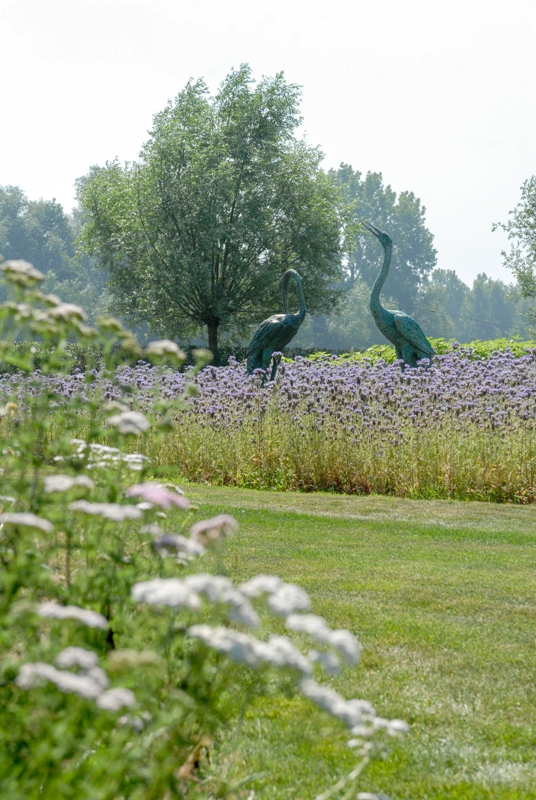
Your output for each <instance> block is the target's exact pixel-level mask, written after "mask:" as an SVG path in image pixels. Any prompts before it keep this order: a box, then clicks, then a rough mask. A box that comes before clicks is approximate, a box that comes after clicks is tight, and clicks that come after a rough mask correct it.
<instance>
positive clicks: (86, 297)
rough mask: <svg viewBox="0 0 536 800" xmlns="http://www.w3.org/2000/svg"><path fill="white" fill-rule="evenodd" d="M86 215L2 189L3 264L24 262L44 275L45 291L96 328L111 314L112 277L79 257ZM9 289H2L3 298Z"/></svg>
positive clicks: (14, 189) (15, 188)
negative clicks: (82, 312) (78, 241)
mask: <svg viewBox="0 0 536 800" xmlns="http://www.w3.org/2000/svg"><path fill="white" fill-rule="evenodd" d="M82 225H83V215H82V214H81V212H80V210H78V209H75V210H74V211H73V213H72V214H71V215H68V214H66V213H65V212H64V210H63V208H62V206H61V205H60V204H59V203H57V202H56V201H55V200H37V201H33V200H28V199H27V198H26V196H25V194H24V192H23V191H22V189H20V188H19V187H18V186H4V187H1V186H0V253H1V254H2V256H3V257H4V259H11V258H23V259H25V260H26V261H29V262H31V263H32V264H34V265H35V266H36V267H37V269H39V270H40V271H41V272H43V273H44V275H45V277H46V281H45V282H44V285H43V290H44V291H46V292H50V293H54V294H57V295H59V296H61V297H62V299H63V300H64V301H65V302H69V303H76V304H78V305H81V306H82V307H83V308H84V309H86V310H87V314H88V319H89V321H90V322H92V323H93V322H94V321H95V319H96V318H97V317H98V316H99V314H103V313H105V312H106V311H107V308H108V304H109V300H110V297H109V294H108V292H107V290H106V281H107V275H106V272H105V271H104V270H101V269H99V268H98V265H97V264H96V261H95V259H92V258H88V257H87V256H84V255H82V254H77V253H76V252H75V244H76V238H77V236H78V235H79V233H80V230H81V228H82ZM5 297H6V288H5V286H0V298H1V299H5Z"/></svg>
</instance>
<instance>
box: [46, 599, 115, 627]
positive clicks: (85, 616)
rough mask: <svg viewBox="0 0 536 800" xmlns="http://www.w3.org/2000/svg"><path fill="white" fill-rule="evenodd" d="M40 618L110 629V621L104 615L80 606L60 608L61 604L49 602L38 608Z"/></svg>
mask: <svg viewBox="0 0 536 800" xmlns="http://www.w3.org/2000/svg"><path fill="white" fill-rule="evenodd" d="M37 613H38V614H39V616H40V617H51V618H53V619H76V620H78V621H79V622H82V623H83V624H84V625H87V627H88V628H102V629H103V630H105V629H106V628H107V627H108V620H107V619H106V617H103V615H102V614H98V613H97V612H96V611H91V609H89V608H79V607H78V606H60V605H59V603H55V602H53V601H47V602H45V603H41V604H40V605H39V606H38V607H37Z"/></svg>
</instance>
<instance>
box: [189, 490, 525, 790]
mask: <svg viewBox="0 0 536 800" xmlns="http://www.w3.org/2000/svg"><path fill="white" fill-rule="evenodd" d="M185 488H186V492H187V495H188V496H189V497H190V498H191V499H192V500H195V501H197V503H198V504H199V516H201V517H207V516H209V515H212V514H215V513H219V512H223V511H225V512H229V513H232V514H234V516H235V517H236V518H237V519H238V520H239V522H240V524H241V529H240V531H239V533H238V534H237V535H235V537H234V538H233V539H232V540H231V542H230V544H229V551H228V559H227V563H228V566H229V571H230V576H231V577H232V578H233V579H235V580H244V579H246V578H248V577H250V576H251V575H253V574H255V573H259V572H265V573H273V574H277V575H280V576H281V577H283V578H285V579H286V580H289V581H295V582H297V583H299V584H300V585H302V586H303V587H304V588H305V589H306V590H307V591H308V592H309V593H310V595H311V597H312V600H313V610H314V611H315V612H316V613H319V614H322V615H324V616H325V617H326V618H327V620H328V622H329V623H330V624H331V625H332V627H345V628H350V629H351V630H352V631H354V632H355V633H356V634H357V635H358V636H359V638H360V640H361V642H362V645H363V658H362V663H361V666H360V667H359V668H358V669H357V670H347V671H345V672H344V674H343V675H341V676H339V677H337V678H335V679H331V680H332V685H333V686H334V687H335V688H336V689H338V690H339V691H341V692H342V693H343V694H344V695H345V696H346V697H348V698H349V697H363V698H366V699H368V700H371V701H372V702H373V703H374V705H375V706H376V708H377V711H378V712H379V713H380V714H381V715H383V716H386V717H399V718H401V719H405V720H406V721H407V722H409V723H410V725H411V733H410V734H408V735H407V736H406V737H405V738H404V739H403V740H402V741H401V742H399V743H398V742H394V744H393V748H392V751H391V754H390V757H389V758H388V759H387V760H385V761H377V762H374V763H373V764H372V765H371V766H370V767H369V768H368V770H367V771H366V772H365V774H364V776H363V780H362V784H361V785H360V787H359V788H360V790H362V791H364V790H367V791H377V792H384V793H386V794H387V795H389V796H390V797H392V798H393V800H425V798H426V799H428V798H430V800H431V799H432V798H433V799H434V800H442V799H443V798H444V799H445V800H446V799H447V798H448V799H449V800H454V798H463V799H464V800H465V799H467V800H480V798H496V799H497V800H502V799H503V798H509V800H510V799H511V800H514V798H515V799H516V800H517V799H518V798H519V799H521V798H536V708H535V705H536V585H535V568H536V525H535V520H536V509H534V508H532V507H528V506H525V507H523V506H506V505H505V506H499V505H491V504H484V503H457V502H454V501H453V502H450V501H411V500H400V499H391V498H385V497H364V498H359V497H346V496H332V495H319V494H315V495H306V494H277V493H270V492H256V491H248V490H240V489H223V488H212V487H203V486H194V485H191V486H189V487H188V486H186V487H185ZM326 680H328V679H326ZM347 738H348V735H347V734H346V733H345V732H344V731H343V730H342V729H341V727H340V726H339V725H337V724H336V723H334V722H332V721H331V720H330V719H329V718H328V717H327V715H325V714H323V713H322V712H321V711H317V710H315V709H313V708H312V707H311V705H310V704H308V703H306V702H305V701H301V700H298V699H291V698H289V699H285V700H283V701H281V700H275V699H274V700H271V699H263V700H262V701H259V703H258V704H257V706H256V707H254V708H250V710H249V711H248V713H247V716H246V719H245V721H244V724H243V726H242V729H241V731H240V732H239V733H238V734H237V733H236V732H233V734H232V735H231V734H230V735H229V738H228V741H224V742H222V743H221V747H222V749H223V751H224V752H225V753H226V756H225V758H226V762H227V763H228V766H229V780H230V783H233V782H234V781H235V780H238V779H239V778H241V777H243V776H245V775H247V774H249V773H259V772H260V773H262V774H261V775H260V776H259V777H257V778H256V779H254V780H253V782H252V783H251V784H250V786H251V788H252V789H254V790H255V795H254V796H255V797H256V798H284V797H289V798H290V797H292V798H301V800H306V799H307V798H314V797H315V796H316V795H317V794H318V793H320V792H321V791H323V790H324V789H325V788H326V787H327V786H329V785H330V783H333V782H335V781H336V780H337V779H338V778H339V777H340V776H341V775H343V774H345V773H347V772H348V771H349V770H350V769H351V768H352V766H353V764H354V761H353V760H352V757H351V753H350V751H349V750H348V749H347V748H346V745H345V743H346V740H347ZM297 787H298V788H297ZM252 797H253V795H252Z"/></svg>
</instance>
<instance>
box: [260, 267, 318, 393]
mask: <svg viewBox="0 0 536 800" xmlns="http://www.w3.org/2000/svg"><path fill="white" fill-rule="evenodd" d="M291 278H294V282H295V284H296V291H297V293H298V302H299V306H300V310H299V311H298V313H297V314H289V311H288V294H289V283H290V279H291ZM279 288H280V289H281V291H282V293H283V306H284V308H285V313H284V314H273V315H272V316H271V317H268V319H265V320H264V322H261V324H260V325H259V327H258V328H257V330H256V332H255V335H254V336H253V339H252V340H251V342H250V344H249V347H248V349H247V353H246V357H247V370H248V374H249V375H251V373H252V372H253V371H254V370H256V369H263V370H265V371H266V370H267V369H268V366H269V365H270V360H271V358H272V355H273V353H275V352H277V351H278V350H283V348H284V347H286V346H287V344H288V343H289V342H290V340H291V339H293V338H294V337H295V336H296V334H297V333H298V329H299V327H300V325H301V324H302V322H303V318H304V317H305V312H306V310H307V309H306V307H305V298H304V296H303V288H302V282H301V278H300V276H299V275H298V273H297V272H296V270H295V269H287V271H286V272H285V273H284V275H283V276H282V278H281V280H280V281H279ZM279 361H280V358H279V359H276V358H274V363H273V366H272V374H271V376H270V380H271V381H273V380H274V378H275V375H276V372H277V367H278V365H279Z"/></svg>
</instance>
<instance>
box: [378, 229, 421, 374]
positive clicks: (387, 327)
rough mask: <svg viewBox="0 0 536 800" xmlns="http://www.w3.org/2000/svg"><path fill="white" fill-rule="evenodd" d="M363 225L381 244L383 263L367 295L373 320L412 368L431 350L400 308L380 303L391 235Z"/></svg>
mask: <svg viewBox="0 0 536 800" xmlns="http://www.w3.org/2000/svg"><path fill="white" fill-rule="evenodd" d="M362 224H363V226H364V227H365V228H366V229H367V230H368V231H369V232H370V233H372V234H374V236H375V237H376V238H377V239H378V240H379V242H380V244H381V246H382V247H383V253H384V256H383V264H382V268H381V270H380V274H379V275H378V277H377V278H376V282H375V284H374V286H373V288H372V292H371V295H370V303H369V306H370V310H371V312H372V316H373V317H374V322H375V323H376V325H377V326H378V328H379V330H380V331H381V332H382V333H383V335H384V336H385V338H386V339H389V341H390V342H392V344H394V346H395V351H396V357H397V358H400V359H402V361H404V363H405V364H407V365H408V366H409V367H416V366H417V362H418V361H420V360H421V359H422V358H428V359H430V361H431V359H432V356H433V355H434V353H435V351H434V348H433V347H432V345H431V344H430V342H429V341H428V339H427V338H426V336H425V335H424V333H423V332H422V329H421V327H420V325H419V324H418V323H417V322H415V320H414V319H412V318H411V317H410V316H409V315H408V314H406V313H405V312H404V311H394V310H389V309H387V308H384V307H383V306H382V304H381V302H380V292H381V290H382V287H383V284H384V283H385V280H386V278H387V274H388V272H389V267H390V266H391V254H392V250H393V242H392V239H391V237H390V236H389V235H388V234H387V233H385V232H384V231H381V230H380V229H379V228H377V227H376V226H375V225H372V223H371V222H363V223H362Z"/></svg>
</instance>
